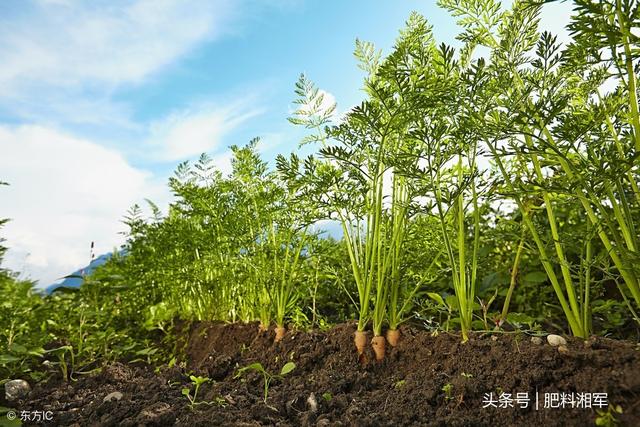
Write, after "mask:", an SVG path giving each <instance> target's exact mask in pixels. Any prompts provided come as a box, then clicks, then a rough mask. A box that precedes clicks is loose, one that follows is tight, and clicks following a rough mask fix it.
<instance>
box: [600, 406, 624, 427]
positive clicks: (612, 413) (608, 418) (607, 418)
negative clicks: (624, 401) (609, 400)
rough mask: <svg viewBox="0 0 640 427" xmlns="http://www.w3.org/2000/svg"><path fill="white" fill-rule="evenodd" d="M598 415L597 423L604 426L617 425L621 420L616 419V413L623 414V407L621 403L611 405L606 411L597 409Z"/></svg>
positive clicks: (613, 426)
mask: <svg viewBox="0 0 640 427" xmlns="http://www.w3.org/2000/svg"><path fill="white" fill-rule="evenodd" d="M596 413H597V414H598V416H597V417H596V425H597V426H603V427H615V426H617V425H618V423H619V421H618V420H617V419H616V414H622V407H621V406H620V405H609V408H607V410H606V411H603V410H596Z"/></svg>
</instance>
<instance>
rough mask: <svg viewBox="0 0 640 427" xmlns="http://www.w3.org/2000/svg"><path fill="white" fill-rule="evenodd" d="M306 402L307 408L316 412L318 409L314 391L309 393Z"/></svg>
mask: <svg viewBox="0 0 640 427" xmlns="http://www.w3.org/2000/svg"><path fill="white" fill-rule="evenodd" d="M307 404H308V405H309V409H311V412H316V411H317V410H318V401H317V400H316V395H315V393H311V394H310V395H309V397H308V398H307Z"/></svg>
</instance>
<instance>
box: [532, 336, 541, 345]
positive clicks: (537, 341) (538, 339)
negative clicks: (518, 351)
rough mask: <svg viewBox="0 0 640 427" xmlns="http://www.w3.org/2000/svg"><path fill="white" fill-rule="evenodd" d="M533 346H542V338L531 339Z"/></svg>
mask: <svg viewBox="0 0 640 427" xmlns="http://www.w3.org/2000/svg"><path fill="white" fill-rule="evenodd" d="M531 344H535V345H541V344H542V338H540V337H531Z"/></svg>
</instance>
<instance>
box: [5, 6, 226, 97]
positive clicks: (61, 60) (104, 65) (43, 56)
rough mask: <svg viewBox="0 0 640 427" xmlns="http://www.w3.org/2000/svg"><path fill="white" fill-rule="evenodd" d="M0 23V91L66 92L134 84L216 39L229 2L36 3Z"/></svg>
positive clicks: (223, 22) (224, 19)
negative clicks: (37, 88)
mask: <svg viewBox="0 0 640 427" xmlns="http://www.w3.org/2000/svg"><path fill="white" fill-rule="evenodd" d="M33 6H34V7H33V10H32V13H29V14H24V15H20V16H21V17H20V18H18V19H15V18H12V17H6V18H4V19H0V23H1V25H0V53H1V54H2V58H3V61H2V62H3V66H2V67H1V68H0V88H1V89H2V90H3V91H7V90H8V88H9V87H12V88H13V89H14V90H15V89H18V90H19V89H20V87H21V86H23V85H25V84H29V83H32V82H34V81H35V82H37V83H38V84H43V83H48V84H53V85H60V86H70V85H76V84H79V83H83V84H87V83H92V82H97V83H107V84H120V83H128V82H134V83H135V82H139V81H141V80H142V79H143V78H145V77H147V76H148V75H149V74H151V73H153V72H155V71H157V70H158V69H159V68H161V67H163V66H165V65H167V64H169V63H171V62H172V61H173V60H174V59H176V58H177V57H179V56H181V55H183V54H185V53H186V52H188V51H189V50H190V49H191V48H193V47H194V46H195V45H196V44H198V43H200V42H202V41H203V40H206V39H210V38H212V37H215V36H217V35H219V33H220V32H221V31H222V28H224V24H225V22H226V21H227V20H228V19H230V17H231V16H232V12H233V9H232V7H231V2H230V1H228V0H213V1H207V2H184V1H180V0H136V1H122V0H118V1H107V2H79V1H67V2H64V4H63V5H60V4H51V2H44V3H43V2H40V3H36V4H35V5H33Z"/></svg>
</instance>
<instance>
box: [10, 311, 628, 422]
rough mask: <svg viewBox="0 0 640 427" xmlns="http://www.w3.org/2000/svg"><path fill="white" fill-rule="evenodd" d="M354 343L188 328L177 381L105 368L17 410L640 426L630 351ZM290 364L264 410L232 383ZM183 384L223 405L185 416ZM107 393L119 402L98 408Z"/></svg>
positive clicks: (514, 341)
mask: <svg viewBox="0 0 640 427" xmlns="http://www.w3.org/2000/svg"><path fill="white" fill-rule="evenodd" d="M354 331H355V326H354V325H352V324H343V325H339V326H337V327H335V328H333V329H332V330H330V331H328V332H319V331H313V332H290V333H287V335H286V337H285V338H284V340H283V341H282V342H280V343H277V344H274V343H273V332H272V331H270V332H269V333H266V332H262V333H260V332H258V327H257V324H250V325H240V324H231V325H222V324H210V323H201V324H196V325H192V326H191V328H190V330H188V331H185V334H184V336H185V337H187V334H188V342H187V346H186V351H187V356H188V360H187V361H185V362H186V366H184V365H183V368H182V369H180V368H178V367H175V368H172V369H165V370H161V371H159V372H154V369H153V368H151V367H147V366H142V367H141V366H133V365H122V364H114V365H112V366H110V367H108V368H106V369H104V370H103V371H102V372H101V373H100V374H97V375H95V376H92V377H83V378H80V379H79V380H78V381H77V382H72V383H70V384H60V383H59V382H58V383H54V384H48V385H45V384H41V385H39V386H36V388H35V389H34V390H33V391H32V392H31V394H30V395H29V398H28V400H27V401H25V402H19V405H17V406H18V409H19V410H27V411H29V410H50V411H53V416H54V424H56V425H74V424H79V425H119V426H133V425H173V424H176V425H188V426H197V425H202V426H217V425H220V426H227V425H229V426H257V425H279V426H286V425H303V426H307V425H311V426H313V425H317V426H336V425H344V426H378V425H382V426H385V425H389V426H391V425H393V426H398V425H434V426H439V425H442V426H444V425H447V426H483V425H487V426H489V425H491V426H529V425H535V426H574V425H575V426H587V425H594V423H595V420H596V418H597V417H598V416H601V415H599V414H598V413H597V411H596V410H597V409H599V408H597V406H598V405H603V404H604V403H605V402H608V403H609V404H615V405H620V406H621V407H622V409H623V411H624V413H623V414H621V415H619V414H615V416H616V418H617V419H618V421H619V422H620V423H621V425H629V426H638V425H640V350H639V349H638V346H637V345H635V344H632V343H628V342H619V341H613V340H608V339H604V338H597V339H592V340H590V341H588V342H583V341H581V340H576V339H569V340H568V341H569V342H568V345H567V347H568V351H564V352H563V353H564V354H562V353H560V352H559V351H558V349H557V348H555V347H551V346H550V345H548V344H547V343H546V341H544V342H543V344H537V345H536V344H534V343H532V342H531V340H530V338H529V337H528V336H526V335H500V336H497V339H494V338H495V336H494V338H492V337H490V336H480V335H476V336H473V337H472V338H471V339H470V341H469V342H467V343H465V344H462V343H461V342H460V337H459V336H455V335H449V334H440V335H438V336H432V335H431V334H430V333H428V332H426V331H417V330H414V329H412V328H408V327H407V328H404V329H403V330H402V334H403V337H402V340H401V342H400V345H399V346H398V347H397V348H394V349H389V348H388V349H387V357H386V359H385V361H384V362H383V363H381V364H378V363H375V362H373V361H372V360H373V357H372V356H373V355H372V354H371V353H369V354H367V355H366V356H367V357H366V360H361V361H359V360H358V357H357V355H356V354H355V348H354V346H353V333H354ZM288 361H293V362H295V364H296V368H295V369H294V370H293V372H291V373H290V374H288V375H286V376H285V377H284V378H283V379H274V380H273V381H272V382H271V385H270V387H269V392H268V398H267V402H266V403H265V402H264V400H263V398H264V395H263V392H264V389H263V384H264V383H263V379H262V376H261V375H259V374H258V373H255V372H251V373H247V374H246V375H244V376H243V378H241V379H238V378H234V376H235V374H236V372H237V369H238V368H241V367H244V366H247V365H249V364H251V363H254V362H260V363H261V364H262V365H263V366H264V368H265V369H266V370H267V371H268V372H271V373H279V372H280V369H281V368H282V366H283V365H284V364H285V363H287V362H288ZM188 372H194V373H195V374H198V375H203V376H207V377H209V378H211V379H212V380H213V381H212V382H210V383H207V384H205V385H203V386H202V388H201V391H200V393H199V396H198V400H200V399H202V400H204V401H212V402H213V401H216V399H218V400H220V399H219V398H223V399H224V400H225V403H224V404H220V402H219V403H211V404H201V405H196V407H195V408H194V409H191V408H190V407H189V404H188V403H189V402H188V401H187V399H186V397H185V396H183V395H182V394H181V389H182V388H183V387H190V386H191V384H190V381H189V379H188V376H187V375H186V373H188ZM114 391H118V392H121V393H122V394H123V397H122V399H121V400H112V401H107V402H105V401H104V398H105V396H106V395H107V394H109V393H111V392H114ZM598 393H607V395H606V401H605V397H604V395H603V394H598ZM525 394H526V395H525ZM493 405H495V406H496V407H494V406H493ZM483 406H487V407H484V408H483ZM500 406H506V407H504V408H503V407H500ZM511 406H513V407H511ZM524 406H527V407H524ZM549 406H554V407H549ZM562 406H564V407H562ZM572 406H574V407H572ZM536 407H537V409H536ZM600 411H602V412H604V413H606V412H607V408H606V407H604V408H602V409H600ZM27 424H28V423H27Z"/></svg>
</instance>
